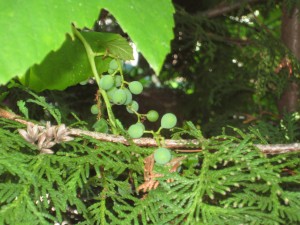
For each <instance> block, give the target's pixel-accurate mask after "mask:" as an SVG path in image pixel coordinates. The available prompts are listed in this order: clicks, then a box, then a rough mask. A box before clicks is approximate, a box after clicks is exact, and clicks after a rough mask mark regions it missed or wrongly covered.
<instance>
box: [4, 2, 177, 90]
mask: <svg viewBox="0 0 300 225" xmlns="http://www.w3.org/2000/svg"><path fill="white" fill-rule="evenodd" d="M103 7H105V8H106V9H107V10H109V11H110V12H111V13H113V15H114V16H115V17H116V18H117V20H118V22H119V23H120V24H121V26H122V28H123V29H124V31H126V32H127V33H128V34H129V36H130V37H131V38H132V40H133V41H134V42H135V43H136V44H137V46H138V49H139V51H141V52H142V53H143V55H144V56H145V58H146V59H147V60H148V62H149V64H150V65H151V66H152V68H153V69H154V70H155V72H156V73H158V72H159V71H160V69H161V66H162V64H163V61H164V58H165V56H166V54H167V53H168V52H169V51H170V40H171V39H172V38H173V33H172V27H173V25H174V21H173V17H172V16H173V13H174V8H173V6H172V3H171V0H164V1H158V0H157V1H153V0H143V1H134V0H128V1H123V0H114V1H110V0H90V1H83V0H69V1H60V0H48V1H39V0H31V1H4V0H0V8H1V11H0V32H1V34H2V35H0V43H1V52H0V62H1V63H0V84H5V83H6V82H8V81H9V80H10V79H11V78H13V77H15V76H22V75H24V73H25V72H26V70H27V69H28V68H29V67H31V66H32V65H34V64H35V63H36V64H39V63H41V61H42V60H43V59H44V57H45V56H46V55H47V54H48V53H49V52H50V51H51V50H54V51H56V50H58V49H59V48H60V46H61V45H62V43H63V42H64V40H65V35H66V33H70V31H71V23H72V22H73V23H75V24H76V26H77V27H91V26H92V25H93V23H94V21H95V20H96V19H97V17H98V14H99V11H100V9H101V8H103ZM158 15H159V16H158ZM119 50H121V49H119Z"/></svg>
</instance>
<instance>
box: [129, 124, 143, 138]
mask: <svg viewBox="0 0 300 225" xmlns="http://www.w3.org/2000/svg"><path fill="white" fill-rule="evenodd" d="M144 131H145V127H144V124H142V123H136V124H133V125H131V126H130V127H129V128H128V134H129V136H130V137H131V138H140V137H142V136H143V134H144Z"/></svg>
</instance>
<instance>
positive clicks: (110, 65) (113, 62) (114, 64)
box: [109, 59, 119, 70]
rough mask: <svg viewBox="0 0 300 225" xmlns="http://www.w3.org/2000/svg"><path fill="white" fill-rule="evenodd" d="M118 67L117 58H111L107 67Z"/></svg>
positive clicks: (112, 68) (113, 68)
mask: <svg viewBox="0 0 300 225" xmlns="http://www.w3.org/2000/svg"><path fill="white" fill-rule="evenodd" d="M118 67H119V65H118V62H117V60H115V59H113V60H111V61H110V63H109V69H111V70H116V69H118Z"/></svg>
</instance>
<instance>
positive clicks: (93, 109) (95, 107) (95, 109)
mask: <svg viewBox="0 0 300 225" xmlns="http://www.w3.org/2000/svg"><path fill="white" fill-rule="evenodd" d="M91 113H92V114H94V115H97V114H98V113H99V109H98V106H97V105H96V104H95V105H92V107H91Z"/></svg>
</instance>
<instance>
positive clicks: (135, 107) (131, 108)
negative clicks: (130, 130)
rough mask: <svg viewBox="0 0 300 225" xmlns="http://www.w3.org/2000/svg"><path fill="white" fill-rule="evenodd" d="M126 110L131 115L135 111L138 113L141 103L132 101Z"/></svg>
mask: <svg viewBox="0 0 300 225" xmlns="http://www.w3.org/2000/svg"><path fill="white" fill-rule="evenodd" d="M126 109H127V112H129V113H133V112H134V111H136V112H137V111H138V110H139V103H137V102H136V101H132V102H131V103H130V104H129V105H127V107H126Z"/></svg>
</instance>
